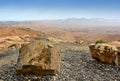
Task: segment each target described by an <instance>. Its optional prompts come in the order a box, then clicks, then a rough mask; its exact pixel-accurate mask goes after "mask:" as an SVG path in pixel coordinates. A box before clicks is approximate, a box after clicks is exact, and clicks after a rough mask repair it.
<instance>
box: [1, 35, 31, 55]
mask: <svg viewBox="0 0 120 81" xmlns="http://www.w3.org/2000/svg"><path fill="white" fill-rule="evenodd" d="M23 38H24V36H23V37H22V36H21V37H20V36H7V37H1V38H0V56H4V55H7V53H6V52H8V51H11V50H16V49H19V48H20V47H21V44H25V43H29V42H30V38H27V40H26V41H25V40H23ZM24 39H26V37H25V38H24ZM28 39H29V41H28Z"/></svg>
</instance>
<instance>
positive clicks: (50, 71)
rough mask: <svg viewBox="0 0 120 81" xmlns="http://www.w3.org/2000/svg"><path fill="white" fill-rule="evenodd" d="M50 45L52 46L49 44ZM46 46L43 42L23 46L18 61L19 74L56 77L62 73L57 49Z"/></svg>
mask: <svg viewBox="0 0 120 81" xmlns="http://www.w3.org/2000/svg"><path fill="white" fill-rule="evenodd" d="M49 45H50V44H49ZM49 45H48V47H47V46H46V44H45V42H44V41H42V40H39V41H34V42H33V43H31V44H23V45H22V47H21V49H20V56H19V59H18V64H19V68H18V69H19V70H17V71H16V72H17V74H35V75H55V74H57V73H59V72H60V55H59V54H58V52H57V47H53V48H52V47H51V46H52V45H50V46H49Z"/></svg>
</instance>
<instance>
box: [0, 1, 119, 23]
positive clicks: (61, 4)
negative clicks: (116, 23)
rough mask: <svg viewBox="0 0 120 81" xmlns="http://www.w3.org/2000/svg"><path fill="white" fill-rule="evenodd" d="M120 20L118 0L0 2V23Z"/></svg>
mask: <svg viewBox="0 0 120 81" xmlns="http://www.w3.org/2000/svg"><path fill="white" fill-rule="evenodd" d="M67 18H104V19H120V0H0V21H25V20H53V19H67Z"/></svg>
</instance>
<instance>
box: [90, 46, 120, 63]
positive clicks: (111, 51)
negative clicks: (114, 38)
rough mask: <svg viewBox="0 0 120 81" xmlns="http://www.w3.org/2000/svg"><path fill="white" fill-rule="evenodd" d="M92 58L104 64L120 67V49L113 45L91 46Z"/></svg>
mask: <svg viewBox="0 0 120 81" xmlns="http://www.w3.org/2000/svg"><path fill="white" fill-rule="evenodd" d="M89 48H90V51H91V56H92V57H93V58H95V59H97V60H99V61H101V62H104V63H110V64H111V63H115V64H116V65H120V49H118V48H119V47H116V46H115V45H111V44H90V45H89Z"/></svg>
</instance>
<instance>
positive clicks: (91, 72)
mask: <svg viewBox="0 0 120 81" xmlns="http://www.w3.org/2000/svg"><path fill="white" fill-rule="evenodd" d="M57 45H58V46H59V53H60V54H61V57H62V63H61V73H60V74H59V75H57V76H54V77H52V76H42V77H37V76H31V75H26V76H23V75H21V76H20V75H16V74H15V69H16V67H17V62H16V60H15V59H16V58H18V53H17V52H15V53H12V54H11V55H9V57H8V56H6V57H2V58H0V62H2V61H5V62H4V64H1V63H0V79H1V80H3V81H120V78H119V77H120V67H119V66H115V65H108V64H103V63H100V62H98V61H96V60H94V59H92V58H91V56H90V53H89V49H88V46H87V45H78V44H74V43H69V42H67V43H58V44H57ZM3 58H4V59H3ZM6 59H7V60H9V62H7V61H6Z"/></svg>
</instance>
